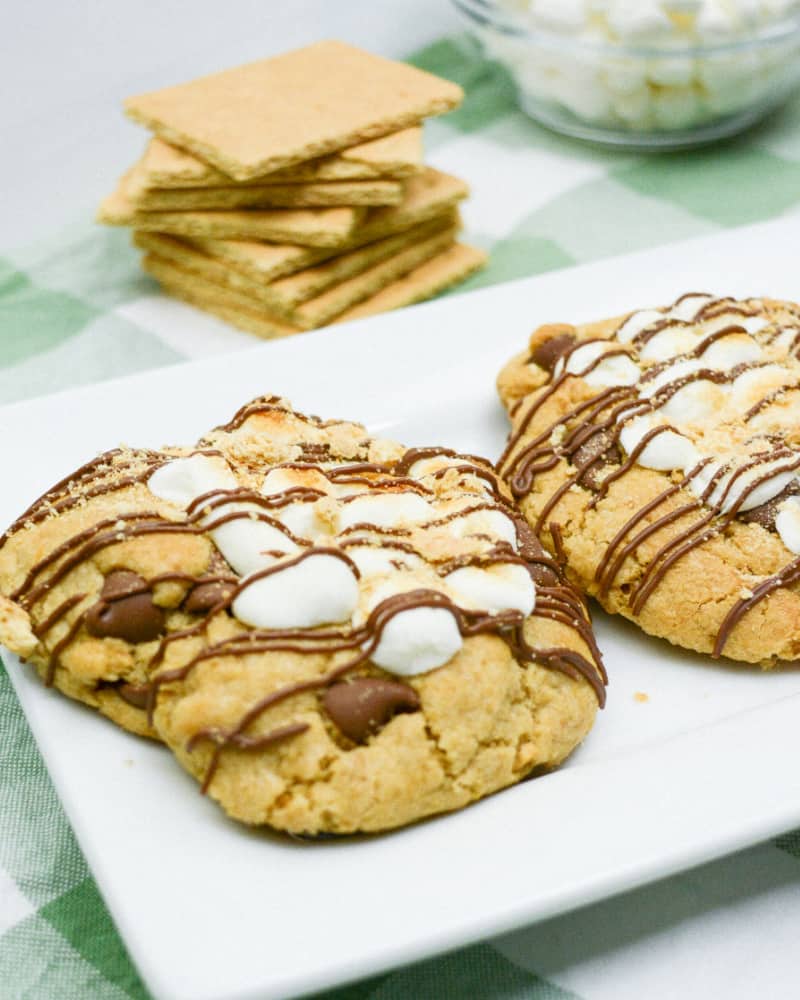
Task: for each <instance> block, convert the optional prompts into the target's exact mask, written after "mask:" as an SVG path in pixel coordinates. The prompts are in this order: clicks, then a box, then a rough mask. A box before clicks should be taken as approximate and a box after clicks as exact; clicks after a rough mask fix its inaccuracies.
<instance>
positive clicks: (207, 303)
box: [151, 243, 486, 338]
mask: <svg viewBox="0 0 800 1000" xmlns="http://www.w3.org/2000/svg"><path fill="white" fill-rule="evenodd" d="M485 261H486V255H485V254H484V253H483V252H482V251H480V250H476V249H475V248H474V247H470V246H467V245H466V244H463V243H455V244H453V246H452V247H450V248H449V249H448V250H445V251H444V252H443V253H440V254H438V255H437V256H436V257H433V258H431V260H429V261H426V263H424V264H421V265H420V266H419V267H418V268H415V269H414V270H413V271H411V272H410V273H409V274H407V275H406V276H405V277H403V278H400V279H398V280H397V281H395V282H393V283H392V284H390V285H387V286H386V288H384V289H383V290H382V291H380V292H377V293H376V294H375V295H372V296H370V298H368V299H365V300H364V301H363V302H360V303H359V304H358V305H357V306H354V307H353V308H352V309H348V310H347V311H346V312H343V313H342V314H341V315H340V316H338V317H337V318H336V320H335V321H334V322H336V323H344V322H347V321H348V320H351V319H360V318H363V317H366V316H372V315H375V314H377V313H380V312H388V311H389V310H391V309H398V308H400V307H402V306H404V305H412V304H413V303H415V302H422V301H423V300H424V299H429V298H432V297H433V296H434V295H436V294H437V293H438V292H441V291H443V290H444V289H445V288H448V287H449V286H450V285H453V284H455V283H456V282H458V281H461V280H462V279H463V278H466V277H467V276H468V275H470V274H471V273H472V272H473V271H476V270H477V269H478V268H480V267H482V266H483V264H484V263H485ZM151 273H153V272H152V271H151ZM156 277H157V279H158V280H159V281H160V283H161V285H162V286H163V287H164V289H165V290H166V291H168V292H170V294H172V295H174V296H175V297H176V298H179V299H183V300H184V301H186V302H189V303H191V304H192V305H194V306H197V307H198V308H199V309H202V310H204V311H205V312H208V313H211V314H212V315H214V316H218V317H219V318H220V319H222V320H224V321H225V322H226V323H230V324H231V326H235V327H237V328H238V329H240V330H244V331H245V332H247V333H252V334H255V335H256V336H257V337H266V338H273V337H285V336H289V335H290V334H292V333H301V332H303V331H301V330H299V329H294V328H292V327H291V326H290V325H286V324H282V325H276V324H275V323H274V321H272V320H270V319H269V318H267V317H265V315H264V314H263V313H261V312H259V311H257V310H254V309H252V308H244V307H242V306H233V305H230V303H226V302H223V301H220V299H218V298H216V297H215V295H214V294H213V293H208V292H205V291H204V290H198V289H197V288H188V287H186V286H185V285H182V284H179V283H176V284H173V283H172V282H171V281H170V279H169V277H165V278H163V279H162V278H158V276H157V275H156Z"/></svg>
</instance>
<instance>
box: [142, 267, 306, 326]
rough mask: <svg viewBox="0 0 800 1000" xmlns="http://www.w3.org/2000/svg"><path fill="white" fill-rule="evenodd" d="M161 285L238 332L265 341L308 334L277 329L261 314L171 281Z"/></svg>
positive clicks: (171, 293)
mask: <svg viewBox="0 0 800 1000" xmlns="http://www.w3.org/2000/svg"><path fill="white" fill-rule="evenodd" d="M159 284H160V285H161V287H162V288H163V289H164V291H165V292H168V293H169V294H170V295H172V296H173V298H176V299H181V301H183V302H187V303H188V304H189V305H190V306H194V307H195V308H196V309H201V310H202V311H203V312H206V313H209V314H210V315H211V316H216V317H217V318H218V319H221V320H222V321H223V322H225V323H229V324H230V325H231V326H235V327H236V328H237V329H238V330H243V331H244V332H245V333H252V334H254V335H255V336H256V337H261V338H262V339H263V340H276V339H278V338H279V337H291V336H292V335H293V334H296V333H305V332H306V331H305V330H293V329H291V328H290V327H276V325H275V323H274V322H273V321H272V320H270V319H266V318H265V317H264V316H262V315H260V314H259V313H256V312H252V311H250V310H243V309H235V308H234V307H233V306H226V305H224V304H222V303H220V302H218V301H216V300H215V299H214V297H213V296H211V297H206V296H204V295H202V294H198V293H197V292H195V291H192V290H189V289H187V288H184V287H183V286H181V285H173V284H172V283H171V282H170V281H166V280H162V281H159Z"/></svg>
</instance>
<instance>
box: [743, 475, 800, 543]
mask: <svg viewBox="0 0 800 1000" xmlns="http://www.w3.org/2000/svg"><path fill="white" fill-rule="evenodd" d="M798 494H800V483H798V482H797V481H796V480H792V482H791V483H789V485H788V486H786V487H785V488H784V489H782V490H781V492H780V493H779V494H778V495H777V496H776V497H773V498H772V499H771V500H767V502H766V503H762V504H760V505H759V506H758V507H753V508H752V510H746V511H744V512H743V513H741V514H739V517H740V518H741V519H742V521H745V522H747V523H748V524H760V525H761V527H762V528H766V529H767V531H774V530H775V518H776V517H777V516H778V508H779V507H780V505H781V504H782V503H783V501H784V500H786V499H788V497H792V496H797V495H798Z"/></svg>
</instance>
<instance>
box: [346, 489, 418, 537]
mask: <svg viewBox="0 0 800 1000" xmlns="http://www.w3.org/2000/svg"><path fill="white" fill-rule="evenodd" d="M435 516H436V515H435V512H434V509H433V508H432V507H431V505H430V504H429V503H428V502H427V501H426V500H424V499H423V498H422V497H421V496H420V495H419V494H418V493H375V494H365V495H364V496H359V497H357V499H355V500H352V501H351V502H350V503H345V504H342V505H341V507H340V509H339V512H338V529H339V531H344V529H345V528H350V527H352V526H353V525H354V524H361V523H362V522H363V523H365V524H374V525H375V526H376V527H378V528H396V527H401V526H404V525H409V524H419V523H420V522H421V521H432V520H433V519H434V518H435Z"/></svg>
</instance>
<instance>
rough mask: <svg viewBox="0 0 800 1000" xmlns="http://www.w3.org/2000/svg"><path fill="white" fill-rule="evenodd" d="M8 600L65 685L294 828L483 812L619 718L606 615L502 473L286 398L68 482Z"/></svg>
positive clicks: (13, 545) (50, 500)
mask: <svg viewBox="0 0 800 1000" xmlns="http://www.w3.org/2000/svg"><path fill="white" fill-rule="evenodd" d="M0 589H1V590H2V593H3V594H4V595H5V597H4V598H2V599H1V600H0V639H2V641H3V642H4V643H5V644H6V645H7V646H9V648H11V649H12V650H13V651H15V652H17V653H18V654H19V655H21V656H22V657H23V658H25V659H26V660H28V661H29V662H30V663H31V664H33V665H34V666H35V668H36V669H37V670H38V672H39V673H40V675H41V676H42V677H43V679H44V680H45V681H46V682H47V683H52V684H53V685H54V686H55V687H57V688H59V689H60V690H62V691H63V692H64V693H66V694H68V695H70V696H71V697H73V698H77V699H78V700H81V701H84V702H86V703H87V704H89V705H92V706H93V707H95V708H97V709H99V710H100V711H101V712H103V713H104V714H105V715H107V716H108V717H109V718H111V719H113V720H114V721H115V722H117V723H119V724H120V725H122V726H124V727H125V728H128V729H130V730H132V731H134V732H137V733H140V734H143V735H149V736H152V737H154V738H157V739H161V740H163V741H164V742H165V743H166V744H167V745H168V746H169V747H170V749H171V750H172V751H173V752H174V753H175V755H176V757H177V758H178V760H179V761H180V762H181V764H182V765H183V766H184V767H185V768H186V769H187V770H188V771H189V772H190V773H191V774H193V775H194V776H195V777H196V778H197V779H198V781H199V782H201V784H202V787H203V788H204V790H206V791H207V792H208V794H209V795H210V796H212V797H213V798H214V799H216V800H217V801H218V802H219V803H220V804H221V805H222V807H223V808H224V809H225V810H226V811H227V812H228V813H229V814H230V815H231V816H233V817H235V818H236V819H239V820H242V821H244V822H246V823H251V824H268V825H271V826H273V827H276V828H278V829H282V830H287V831H289V832H292V833H298V834H316V833H322V832H328V833H349V832H354V831H373V830H382V829H387V828H391V827H394V826H398V825H401V824H404V823H408V822H412V821H414V820H416V819H420V818H422V817H425V816H429V815H432V814H435V813H438V812H442V811H447V810H451V809H455V808H459V807H461V806H463V805H466V804H467V803H469V802H471V801H473V800H475V799H477V798H480V797H481V796H483V795H486V794H488V793H490V792H493V791H495V790H497V789H500V788H502V787H505V786H507V785H509V784H511V783H513V782H515V781H517V780H520V779H521V778H523V777H525V776H526V775H528V774H529V773H530V772H531V771H533V770H534V769H539V768H549V767H553V766H556V765H557V764H559V763H560V762H561V761H563V760H564V758H565V757H566V756H567V755H568V754H569V753H570V752H571V750H573V749H574V747H575V746H576V745H577V744H578V743H579V742H580V741H581V740H582V739H583V737H584V736H585V735H586V733H587V732H588V731H589V729H590V728H591V725H592V722H593V720H594V716H595V713H596V710H597V707H598V704H599V703H602V701H603V699H604V681H605V675H604V671H603V667H602V663H601V660H600V656H599V653H598V652H597V649H596V646H595V644H594V639H593V637H592V632H591V626H590V623H589V619H588V615H587V612H586V609H585V607H584V605H583V603H582V601H581V599H580V598H579V597H578V595H577V594H576V593H575V592H574V590H572V588H571V587H570V586H568V585H567V584H566V583H565V581H564V579H563V576H562V574H561V571H560V569H559V567H558V566H557V564H556V563H555V561H554V560H553V559H552V557H550V556H549V555H548V554H547V553H546V552H545V551H544V550H543V549H542V547H541V546H540V544H539V543H538V542H537V540H536V538H535V537H534V536H533V534H532V533H531V532H530V530H529V529H528V527H527V525H526V524H525V522H524V520H523V519H522V518H521V517H520V515H519V513H518V511H517V510H516V508H515V507H514V506H513V503H512V502H511V500H510V495H509V493H508V491H507V489H506V487H505V486H504V485H503V484H502V483H501V482H500V481H499V480H498V478H497V477H496V475H495V473H494V471H493V469H492V467H491V465H490V464H489V463H488V462H487V461H486V460H484V459H481V458H478V457H476V456H470V455H459V454H456V453H454V452H452V451H450V450H448V449H444V448H411V449H407V448H405V447H403V446H402V445H399V444H397V443H395V442H392V441H386V440H381V439H377V438H373V437H371V436H370V435H369V434H368V433H367V431H366V430H365V429H364V428H363V427H362V426H361V425H359V424H354V423H348V422H343V421H323V420H320V419H319V418H316V417H308V416H305V415H303V414H300V413H297V412H295V411H293V410H292V409H291V407H290V406H289V405H288V404H287V403H286V402H285V401H283V400H281V399H279V398H277V397H265V398H262V399H258V400H255V401H253V402H252V403H250V404H248V405H246V406H245V407H243V408H242V409H241V410H240V411H239V412H238V413H237V414H236V415H235V416H234V417H233V419H232V420H231V421H230V422H229V423H228V424H226V425H224V426H223V427H220V428H217V429H215V430H214V431H212V432H211V433H210V434H209V435H207V437H205V438H204V439H203V440H202V441H201V442H199V443H198V445H197V446H196V447H194V448H168V449H164V450H161V451H136V450H131V449H120V450H117V451H114V452H111V453H108V454H106V455H103V456H100V457H99V458H98V459H96V460H94V461H93V462H90V463H88V464H87V465H86V466H84V467H83V469H81V470H78V472H77V473H75V474H74V475H73V476H71V477H69V478H68V479H67V480H65V481H64V482H62V483H60V484H57V486H55V487H54V488H53V489H52V490H51V491H49V492H48V493H47V494H46V495H45V496H44V497H43V498H41V499H40V500H39V501H37V503H35V504H34V505H33V506H32V507H31V508H30V509H29V510H28V511H27V512H26V513H25V514H24V515H23V516H22V517H21V518H20V519H19V520H18V521H17V522H16V523H15V524H14V525H13V526H12V527H11V528H10V529H9V531H8V532H7V533H6V535H5V536H4V538H3V543H2V546H0Z"/></svg>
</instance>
